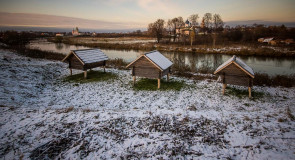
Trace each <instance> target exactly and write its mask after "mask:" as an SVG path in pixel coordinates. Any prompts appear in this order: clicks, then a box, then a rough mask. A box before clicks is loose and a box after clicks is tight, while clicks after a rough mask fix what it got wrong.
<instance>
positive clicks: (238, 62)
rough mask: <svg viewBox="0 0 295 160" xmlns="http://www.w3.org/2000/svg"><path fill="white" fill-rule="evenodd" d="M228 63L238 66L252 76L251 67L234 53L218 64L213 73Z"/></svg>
mask: <svg viewBox="0 0 295 160" xmlns="http://www.w3.org/2000/svg"><path fill="white" fill-rule="evenodd" d="M230 64H235V65H236V66H237V67H238V68H240V69H241V70H242V71H244V72H245V73H246V74H248V75H249V76H250V77H252V78H254V71H253V69H252V68H251V67H249V66H248V65H247V64H246V63H245V62H243V61H242V60H241V59H240V58H238V57H236V56H235V55H234V56H233V57H232V58H230V59H229V60H227V61H226V62H224V63H223V64H222V65H220V66H219V67H218V68H217V69H216V70H215V72H214V74H217V73H218V72H220V71H221V70H223V69H224V68H226V67H227V66H229V65H230Z"/></svg>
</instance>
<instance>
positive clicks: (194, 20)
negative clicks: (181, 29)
mask: <svg viewBox="0 0 295 160" xmlns="http://www.w3.org/2000/svg"><path fill="white" fill-rule="evenodd" d="M188 19H189V21H190V22H191V24H192V26H197V25H198V19H199V15H198V14H192V15H190V16H189V18H188Z"/></svg>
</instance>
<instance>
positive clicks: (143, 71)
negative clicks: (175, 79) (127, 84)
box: [131, 57, 162, 78]
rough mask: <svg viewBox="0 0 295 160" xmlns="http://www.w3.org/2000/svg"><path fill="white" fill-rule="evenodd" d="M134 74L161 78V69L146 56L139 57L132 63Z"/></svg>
mask: <svg viewBox="0 0 295 160" xmlns="http://www.w3.org/2000/svg"><path fill="white" fill-rule="evenodd" d="M131 67H133V68H132V69H133V76H139V77H145V78H161V77H162V76H161V70H160V69H159V68H157V67H156V66H155V65H154V64H152V63H151V62H150V61H149V60H147V59H146V58H145V57H141V58H139V59H138V60H137V61H136V62H134V63H133V64H132V66H131Z"/></svg>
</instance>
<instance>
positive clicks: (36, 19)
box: [0, 12, 146, 29]
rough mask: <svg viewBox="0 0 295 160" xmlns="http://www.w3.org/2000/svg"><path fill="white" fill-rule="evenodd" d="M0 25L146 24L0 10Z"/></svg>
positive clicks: (113, 26)
mask: <svg viewBox="0 0 295 160" xmlns="http://www.w3.org/2000/svg"><path fill="white" fill-rule="evenodd" d="M0 25H1V26H38V27H60V28H73V27H76V26H78V27H79V28H88V29H132V28H144V27H146V24H141V23H135V22H109V21H100V20H88V19H82V18H73V17H64V16H54V15H45V14H31V13H6V12H0Z"/></svg>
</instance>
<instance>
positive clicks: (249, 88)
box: [248, 87, 251, 98]
mask: <svg viewBox="0 0 295 160" xmlns="http://www.w3.org/2000/svg"><path fill="white" fill-rule="evenodd" d="M248 91H249V98H251V87H248Z"/></svg>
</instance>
